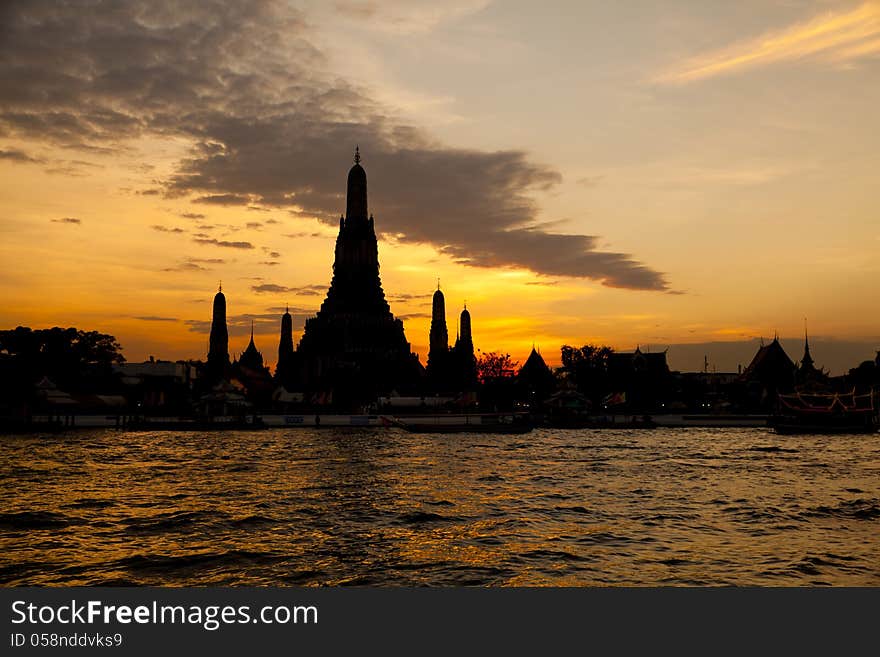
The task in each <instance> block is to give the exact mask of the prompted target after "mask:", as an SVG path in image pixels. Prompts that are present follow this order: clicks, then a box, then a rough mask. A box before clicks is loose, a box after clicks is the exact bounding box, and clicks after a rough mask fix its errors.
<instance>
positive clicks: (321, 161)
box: [0, 1, 880, 367]
mask: <svg viewBox="0 0 880 657" xmlns="http://www.w3.org/2000/svg"><path fill="white" fill-rule="evenodd" d="M133 4H134V3H133ZM746 4H748V5H749V7H748V8H749V9H750V11H746V10H745V9H744V10H743V11H739V12H733V11H732V10H731V9H730V8H729V7H728V6H727V5H726V3H717V4H714V3H713V4H711V5H710V3H694V5H693V6H691V7H690V8H689V9H688V8H686V6H684V5H677V6H676V7H674V8H671V7H664V8H659V7H658V8H655V9H647V8H646V9H645V11H646V12H647V13H648V14H651V15H650V16H642V17H641V18H642V19H648V18H651V19H652V20H635V19H634V17H633V16H632V15H631V12H629V11H628V10H627V9H626V8H623V7H621V8H613V7H608V6H606V5H605V3H595V4H594V3H572V4H571V5H570V6H566V7H567V9H566V10H565V11H559V12H554V13H552V14H550V13H540V14H536V13H535V12H536V9H535V8H534V7H533V6H531V5H529V4H528V3H525V4H522V5H520V4H519V3H515V2H514V3H491V2H464V1H461V2H453V3H450V4H449V5H448V7H446V8H445V9H436V11H433V12H425V13H420V11H419V10H417V9H415V8H413V7H411V6H409V5H405V4H399V3H395V2H390V3H387V4H381V3H380V4H377V5H375V11H374V12H372V13H370V12H361V13H358V12H348V11H346V10H345V9H344V8H342V7H339V8H337V9H333V10H331V9H330V8H329V7H328V6H326V5H324V4H321V3H304V4H302V5H301V6H295V7H294V9H292V10H288V9H287V8H286V6H285V5H283V4H279V5H278V7H277V8H275V9H273V11H277V12H281V13H280V14H277V15H276V14H272V15H271V16H269V17H268V18H267V17H265V16H264V17H262V18H260V17H258V18H257V19H255V20H254V25H257V27H251V28H247V29H251V30H255V29H265V30H267V32H266V34H267V35H270V36H271V35H273V34H274V35H276V36H277V34H276V33H275V32H271V30H272V29H274V28H273V27H272V26H273V25H275V24H277V23H279V21H281V20H282V19H283V21H289V23H284V25H286V27H285V30H284V31H282V32H280V33H279V34H281V36H280V37H278V40H273V39H272V38H269V37H267V38H266V39H265V40H264V42H263V43H261V42H260V39H259V38H253V35H252V34H249V33H246V32H244V31H242V30H244V29H245V28H240V27H238V26H239V25H240V24H241V21H240V20H239V19H238V18H235V17H230V19H229V22H228V25H231V26H232V27H228V25H227V23H225V22H224V21H223V20H222V19H217V20H219V21H220V23H219V27H218V30H219V29H220V28H223V27H224V26H226V29H227V32H225V33H223V34H224V38H225V39H226V40H225V41H224V42H223V50H222V56H223V58H224V59H223V61H222V64H223V66H225V68H221V69H216V70H215V68H211V67H213V66H215V64H214V61H213V60H211V59H210V57H209V54H210V51H205V50H193V48H194V46H192V45H191V44H192V43H196V37H197V36H198V28H194V27H191V26H190V24H189V23H187V20H188V19H190V18H192V19H193V21H194V22H193V25H196V24H200V23H199V21H200V20H202V18H203V17H200V16H199V15H198V10H196V9H192V10H188V11H192V12H194V16H192V17H190V16H183V15H180V16H173V17H171V18H169V17H168V16H163V15H161V12H156V15H155V16H152V18H151V19H150V20H146V19H144V18H143V17H142V16H141V17H140V18H137V16H138V15H137V14H136V12H134V13H133V14H132V15H134V16H135V17H136V20H135V18H132V15H129V14H127V13H125V12H126V11H128V9H127V8H125V9H123V8H120V9H119V10H118V11H119V12H120V13H122V14H123V15H120V16H106V17H102V16H92V15H89V14H88V13H87V12H80V13H79V14H77V15H73V14H72V15H70V16H68V17H66V18H65V17H62V19H61V20H62V22H63V23H64V22H65V21H67V23H68V24H67V28H66V29H68V31H69V32H70V33H71V34H74V35H75V34H77V33H78V32H77V31H78V30H80V31H82V33H83V34H88V35H90V36H89V39H91V40H92V41H87V42H86V45H84V46H80V45H75V46H74V45H68V46H65V47H64V49H62V50H59V51H58V52H57V53H54V51H52V47H53V46H52V44H53V43H54V42H55V40H57V39H56V38H55V37H53V36H52V34H53V33H52V31H51V30H50V29H49V24H48V23H45V24H42V23H40V21H42V20H45V17H41V16H39V15H36V18H35V17H34V16H27V15H25V16H22V17H21V22H20V23H16V22H15V21H14V20H13V21H12V25H13V27H12V28H11V30H12V32H11V33H12V34H13V37H12V38H10V40H9V43H7V45H6V46H4V47H6V48H9V49H13V48H14V51H13V50H9V51H8V52H5V51H4V52H0V61H5V62H7V63H6V64H5V65H3V66H5V67H6V68H5V69H4V70H3V71H2V72H3V74H4V75H5V76H6V79H8V80H11V82H12V84H11V86H10V87H9V89H10V90H11V91H10V92H9V93H6V94H5V95H4V97H3V98H2V99H0V199H2V207H3V212H2V216H0V232H2V240H0V258H2V261H3V263H4V266H3V267H2V269H0V285H2V290H3V294H2V301H0V327H3V328H11V327H14V326H16V325H30V326H34V327H45V326H53V325H71V326H77V327H81V328H87V329H96V330H100V331H103V332H108V333H112V334H114V335H116V336H117V337H118V338H119V339H120V341H121V342H122V344H123V346H124V348H125V352H124V353H125V355H126V357H127V358H128V359H129V360H140V359H143V358H146V357H147V356H149V355H154V356H156V357H160V358H166V359H176V358H199V357H204V354H205V352H206V348H207V329H206V328H205V326H206V322H208V321H209V320H210V308H211V304H210V301H211V298H212V295H213V293H214V292H215V291H216V287H217V283H218V281H219V280H221V279H222V281H223V288H224V292H225V293H226V295H227V300H228V306H229V311H228V312H229V315H230V318H231V324H232V326H231V327H230V329H231V330H230V335H231V337H230V351H232V352H239V351H241V350H243V349H244V347H245V345H246V342H247V333H248V326H249V322H250V319H251V318H254V319H255V321H256V325H257V344H258V347H260V349H261V350H262V351H263V353H264V355H265V356H266V357H267V360H268V361H270V362H273V363H274V360H275V351H276V350H277V336H278V329H279V324H280V314H281V312H283V311H282V310H281V308H282V307H283V306H284V305H285V304H290V306H291V308H292V309H293V310H292V312H294V315H295V317H296V319H295V322H294V329H295V332H296V335H295V339H296V340H298V339H299V337H300V336H301V328H302V320H303V318H304V317H305V316H306V315H308V314H309V313H311V312H313V311H314V310H316V309H317V307H318V306H319V305H320V302H321V300H322V299H323V292H324V290H326V286H327V285H328V284H329V281H330V277H331V264H332V256H333V244H334V239H335V232H336V231H335V229H334V227H333V225H332V221H333V216H338V214H339V213H340V212H342V211H343V210H344V207H345V204H344V191H345V190H344V184H345V178H346V174H347V171H348V168H349V166H350V165H351V160H350V152H351V151H353V148H354V145H355V143H360V144H361V146H362V152H363V155H364V160H363V164H364V167H365V169H366V171H367V175H368V180H369V189H370V203H371V207H370V209H371V211H372V212H373V213H374V215H375V220H376V226H377V230H379V231H381V232H384V233H385V234H384V237H383V239H382V240H381V241H380V245H379V253H380V262H381V275H382V282H383V286H384V289H385V292H386V295H387V296H388V298H389V301H390V303H391V307H392V312H394V313H395V315H398V316H402V317H403V318H404V320H405V330H406V335H407V338H408V339H409V340H410V342H411V343H412V345H413V349H414V351H416V352H418V353H420V354H421V355H422V361H423V362H424V360H425V356H426V353H427V346H426V345H427V339H428V324H429V315H430V295H431V293H432V292H433V290H434V289H435V286H436V281H437V279H438V277H439V279H440V281H441V284H442V287H443V289H444V292H445V294H446V301H447V321H448V325H449V332H450V337H451V339H454V334H455V326H456V319H457V314H458V312H459V311H460V309H461V307H462V304H463V303H464V301H465V300H466V301H467V304H468V308H469V310H470V311H471V313H472V316H473V321H474V340H475V343H476V346H477V347H478V348H480V349H483V350H484V351H493V350H494V351H506V352H510V353H511V354H512V355H513V356H514V358H515V359H518V360H520V361H522V360H524V359H525V357H526V355H527V354H528V351H529V349H530V348H531V346H532V344H533V343H534V344H536V345H538V346H539V348H540V349H541V350H542V352H543V353H544V355H545V357H546V358H547V360H548V361H549V362H551V363H557V362H558V353H559V346H560V345H561V344H563V343H570V344H578V345H579V344H584V343H588V342H595V343H605V344H610V345H612V346H614V347H616V348H619V349H631V348H633V347H635V346H636V345H637V344H641V345H652V346H653V347H654V348H662V347H663V346H666V345H675V344H682V343H694V342H714V341H729V340H731V341H732V340H747V339H752V338H755V337H757V336H762V335H763V336H769V335H772V334H773V333H774V332H775V331H778V332H779V333H780V334H783V335H799V334H800V333H801V332H802V330H803V320H804V317H808V318H809V322H810V330H811V333H812V334H813V335H816V336H820V337H825V338H833V339H836V340H850V341H860V342H864V344H865V351H866V353H865V358H868V357H871V356H872V355H873V352H872V351H871V345H874V346H875V347H880V307H878V304H877V303H876V298H877V293H876V282H877V280H878V277H877V275H878V273H880V265H878V259H877V257H876V252H877V248H878V246H880V231H878V226H880V222H878V198H877V193H876V190H877V189H878V188H880V184H878V183H880V180H878V175H880V155H878V153H880V141H878V140H880V136H878V131H877V130H876V108H877V107H878V106H880V85H878V84H877V80H878V76H880V60H878V54H880V5H878V3H876V2H865V3H860V2H855V3H853V2H839V3H836V2H818V3H810V2H800V3H792V4H791V6H782V7H780V6H775V5H773V6H768V5H767V3H763V2H757V3H754V4H753V6H752V3H746ZM25 7H27V5H25ZM24 11H25V12H27V11H29V10H24ZM33 11H34V12H37V14H38V13H39V10H37V9H34V10H33ZM233 11H244V10H243V9H240V8H237V9H235V10H232V9H230V12H233ZM652 12H657V15H656V16H654V15H653V13H652ZM279 16H280V17H281V18H279ZM233 18H235V20H233ZM196 19H198V20H196ZM212 20H213V19H212ZM261 20H262V21H263V22H262V23H261V22H260V21H261ZM126 21H131V22H130V29H131V36H129V37H128V38H127V39H126V44H125V48H123V49H122V50H120V53H121V54H120V55H119V57H118V60H117V59H115V58H113V57H110V58H102V56H101V53H105V52H109V49H111V48H114V47H119V44H118V43H117V42H116V41H115V40H114V38H113V37H112V35H113V34H114V33H115V32H114V30H117V29H125V27H126V26H129V23H126ZM138 21H139V22H138ZM34 24H36V25H37V27H36V28H34V27H33V25H34ZM260 25H265V27H263V28H261V27H260ZM119 26H123V28H119ZM157 26H159V27H157ZM168 26H171V27H168ZM390 26H394V27H393V29H392V28H391V27H390ZM160 28H161V29H165V30H166V32H165V33H163V34H166V36H167V34H171V35H172V37H171V38H170V39H166V41H164V42H162V43H159V44H158V45H157V44H156V43H153V42H151V41H150V39H151V38H152V37H153V36H155V34H156V33H157V31H159V30H160ZM16 30H20V34H18V33H17V32H16ZM28 30H31V31H30V32H29V31H28ZM32 30H41V31H38V32H33V31H32ZM187 30H190V31H187ZM221 32H222V30H221ZM609 32H611V33H613V38H612V37H611V36H609V34H608V33H609ZM16 35H18V36H16ZM194 35H195V36H194ZM258 36H259V35H258ZM44 37H45V39H46V42H45V44H44V45H42V46H41V45H40V43H39V39H40V38H44ZM15 38H20V39H21V42H20V43H18V42H16V41H15ZM35 38H36V41H37V43H36V45H35V46H34V48H33V49H30V48H29V47H28V46H27V44H31V43H35ZM71 38H73V37H71ZM101 39H104V41H101ZM175 39H176V40H175ZM77 43H78V44H79V43H80V42H77ZM199 43H201V42H199ZM22 44H25V45H22ZM63 45H64V44H61V45H59V46H58V47H59V48H61V47H62V46H63ZM80 47H81V48H82V49H81V50H77V48H80ZM200 47H202V46H200ZM204 47H205V48H207V46H204ZM0 49H2V47H0ZM181 49H182V50H181ZM179 50H180V52H185V53H189V54H190V55H192V57H191V58H190V59H191V61H193V62H194V64H193V66H192V67H190V68H181V67H182V66H183V65H182V64H179V62H180V61H182V60H183V59H186V58H181V57H179V56H178V55H179V53H178V51H179ZM206 52H207V53H208V54H205V53H206ZM53 53H54V54H53ZM155 53H158V54H155ZM199 57H204V60H203V61H202V60H200V59H199ZM108 61H109V62H111V63H106V62H108ZM117 61H118V65H119V67H122V68H120V69H119V70H116V69H114V68H113V66H115V62H117ZM89 62H92V63H91V64H89ZM94 62H99V63H100V65H101V66H107V67H109V68H108V70H106V71H104V73H103V74H102V75H97V74H93V73H84V71H94V68H95V64H94ZM156 62H159V64H156ZM163 62H166V63H167V62H170V63H167V64H163ZM160 65H167V66H168V68H167V70H166V69H160V73H155V72H151V70H152V69H150V68H149V67H150V66H160ZM217 66H219V65H217ZM90 67H91V68H90ZM125 67H128V68H125ZM202 70H206V71H208V70H210V71H211V75H212V77H210V76H206V77H205V78H204V79H201V78H200V76H199V72H200V71H202ZM217 71H219V73H218V72H217ZM17 75H20V76H21V77H20V78H16V77H15V76H17ZM78 76H79V77H78ZM126 76H128V77H126ZM137 76H141V77H142V80H140V81H139V82H138V84H137V85H135V84H134V83H133V82H132V81H131V80H132V79H137ZM224 76H225V77H224ZM220 78H222V80H221V81H220V82H218V81H217V80H218V79H220ZM218 84H220V85H221V87H216V85H218ZM248 85H250V86H248ZM240 87H241V88H240ZM304 88H305V89H307V91H306V92H304V91H303V89H304ZM196 98H197V99H198V100H195V99H196ZM233 98H234V99H235V102H232V100H231V99H233ZM252 103H253V106H251V104H252ZM315 104H318V105H319V106H320V111H317V112H313V109H312V108H313V106H314V105H315ZM316 117H317V118H316ZM316 121H319V124H317V125H316ZM254 126H257V127H258V128H260V129H263V128H265V131H266V132H265V135H268V136H264V133H262V132H254ZM206 135H207V136H206ZM275 135H291V139H292V140H295V141H296V143H295V144H294V145H293V146H290V150H289V151H286V150H284V149H285V148H287V147H288V144H287V143H279V141H280V142H284V141H285V140H284V139H279V138H277V137H276V136H275ZM262 137H264V138H265V141H259V139H260V138H262ZM322 144H323V146H322ZM255 162H260V163H265V168H264V169H261V170H260V171H259V172H257V171H256V169H255V165H254V163H255ZM422 162H431V164H430V165H429V166H428V165H426V168H425V171H427V172H428V175H430V176H433V175H435V173H434V172H436V175H437V182H436V186H437V187H438V188H439V189H437V190H434V189H433V188H432V185H431V181H430V180H429V181H423V180H422V178H419V179H418V180H416V178H415V177H417V176H419V175H422V174H421V173H419V172H420V171H422V170H421V169H419V168H418V167H419V166H421V165H420V163H422ZM413 167H415V168H413ZM409 170H412V171H414V173H413V174H412V175H413V176H414V178H413V179H412V180H410V179H406V182H403V181H404V179H405V177H406V175H407V172H408V171H409ZM288 176H289V180H290V181H291V182H290V184H289V186H288V184H287V182H286V180H287V179H288ZM441 176H442V177H441ZM423 177H424V176H423ZM413 180H416V182H415V183H414V182H413ZM419 181H422V182H424V186H420V185H421V183H419ZM416 183H419V184H416ZM413 185H415V187H414V186H413ZM474 189H476V190H477V193H475V192H474ZM481 189H485V194H484V195H483V196H484V198H480V194H479V190H481ZM511 190H513V191H511ZM221 197H223V198H221ZM227 197H228V198H227ZM218 201H223V203H222V204H221V203H219V202H218ZM496 210H497V212H496ZM559 236H563V237H562V238H561V240H562V241H557V242H554V241H553V240H556V239H557V237H559ZM565 236H569V237H565ZM588 240H590V241H588ZM566 242H568V243H566ZM553 244H556V246H553ZM579 244H583V245H584V246H583V249H584V253H586V254H587V257H586V258H584V259H583V260H581V259H578V258H577V257H576V256H577V249H578V248H581V247H579V246H577V245H579ZM530 245H534V247H532V246H530ZM466 263H470V264H466ZM474 265H479V266H474ZM793 355H794V356H797V355H798V354H797V353H794V354H793ZM814 355H816V356H817V358H820V357H821V355H817V354H814ZM670 358H671V359H672V360H673V364H674V348H673V350H672V351H671V354H670ZM710 358H711V355H710ZM855 364H856V363H852V365H855ZM724 366H725V367H730V366H731V365H730V364H727V363H725V364H724Z"/></svg>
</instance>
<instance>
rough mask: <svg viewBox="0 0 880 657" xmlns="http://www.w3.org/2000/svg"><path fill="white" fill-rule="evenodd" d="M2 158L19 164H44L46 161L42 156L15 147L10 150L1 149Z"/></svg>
mask: <svg viewBox="0 0 880 657" xmlns="http://www.w3.org/2000/svg"><path fill="white" fill-rule="evenodd" d="M0 160H6V161H7V162H16V163H18V164H43V163H44V162H45V161H46V160H45V159H43V158H41V157H34V156H33V155H28V154H27V153H25V152H24V151H20V150H17V149H14V148H13V149H10V150H8V151H7V150H2V149H0Z"/></svg>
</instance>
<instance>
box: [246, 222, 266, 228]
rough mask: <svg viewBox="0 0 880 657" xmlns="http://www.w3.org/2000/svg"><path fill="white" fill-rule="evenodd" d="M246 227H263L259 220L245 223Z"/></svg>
mask: <svg viewBox="0 0 880 657" xmlns="http://www.w3.org/2000/svg"><path fill="white" fill-rule="evenodd" d="M245 227H246V228H250V229H251V230H260V229H261V228H262V227H263V224H261V223H260V222H259V221H249V222H247V223H246V224H245Z"/></svg>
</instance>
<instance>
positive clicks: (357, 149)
mask: <svg viewBox="0 0 880 657" xmlns="http://www.w3.org/2000/svg"><path fill="white" fill-rule="evenodd" d="M354 163H355V164H360V163H361V147H360V146H359V145H358V146H355V147H354Z"/></svg>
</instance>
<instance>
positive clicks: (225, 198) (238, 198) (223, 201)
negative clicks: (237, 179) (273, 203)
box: [177, 190, 250, 205]
mask: <svg viewBox="0 0 880 657" xmlns="http://www.w3.org/2000/svg"><path fill="white" fill-rule="evenodd" d="M177 191H178V193H183V192H182V191H181V190H177ZM187 191H188V190H187ZM249 200H250V199H249V197H247V196H244V195H242V194H210V195H208V196H200V197H199V198H197V199H195V201H196V203H211V204H213V205H243V204H245V203H247V202H248V201H249Z"/></svg>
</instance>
